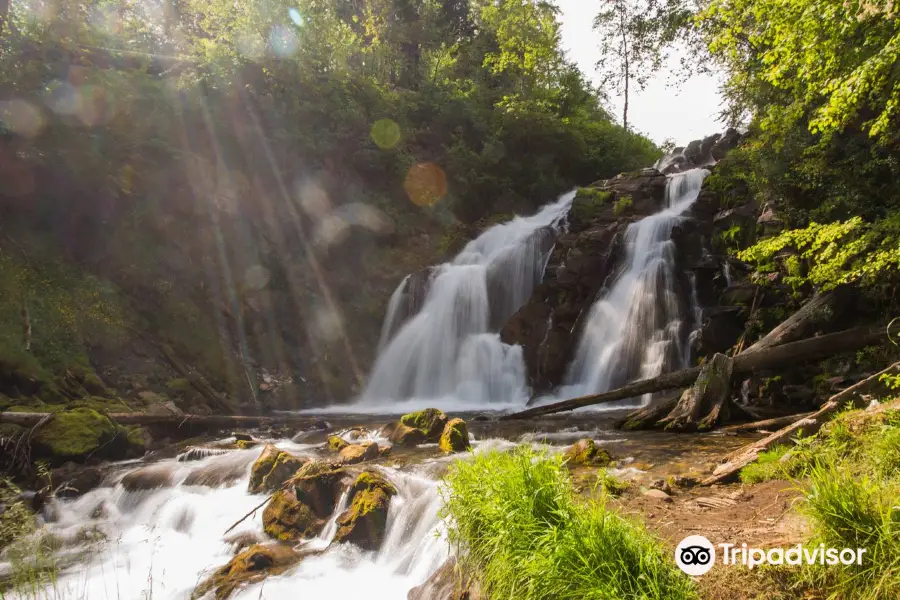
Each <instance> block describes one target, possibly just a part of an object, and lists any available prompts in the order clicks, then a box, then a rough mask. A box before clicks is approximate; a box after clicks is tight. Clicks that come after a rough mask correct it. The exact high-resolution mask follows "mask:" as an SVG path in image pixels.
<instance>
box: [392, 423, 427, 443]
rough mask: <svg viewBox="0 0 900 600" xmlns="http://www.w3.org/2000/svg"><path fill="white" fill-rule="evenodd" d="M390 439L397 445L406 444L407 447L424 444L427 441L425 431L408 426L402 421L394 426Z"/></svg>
mask: <svg viewBox="0 0 900 600" xmlns="http://www.w3.org/2000/svg"><path fill="white" fill-rule="evenodd" d="M389 439H390V440H391V443H392V444H394V445H395V446H404V447H407V448H410V447H412V446H418V445H419V444H424V443H425V441H426V439H425V432H424V431H422V430H421V429H416V428H415V427H407V426H406V425H403V424H402V423H398V424H397V426H396V427H394V428H393V432H392V433H391V436H390V438H389Z"/></svg>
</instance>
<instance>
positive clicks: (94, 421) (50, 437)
mask: <svg viewBox="0 0 900 600" xmlns="http://www.w3.org/2000/svg"><path fill="white" fill-rule="evenodd" d="M31 449H32V458H43V459H48V460H49V461H50V462H51V463H53V464H62V463H64V462H66V461H74V462H84V461H85V460H87V459H88V458H98V459H99V458H108V459H120V458H126V457H127V456H128V455H129V452H130V450H131V443H130V442H129V439H128V432H127V431H126V430H125V429H124V428H123V427H120V426H119V425H117V424H116V423H114V422H113V421H112V420H110V419H109V417H107V416H106V415H103V414H101V413H99V412H97V411H96V410H93V409H90V408H76V409H74V410H67V411H60V412H58V413H56V414H55V415H54V416H53V417H52V418H51V419H50V420H49V421H47V422H46V423H44V424H43V425H41V426H40V427H38V428H37V430H36V431H35V433H34V435H33V436H32V438H31Z"/></svg>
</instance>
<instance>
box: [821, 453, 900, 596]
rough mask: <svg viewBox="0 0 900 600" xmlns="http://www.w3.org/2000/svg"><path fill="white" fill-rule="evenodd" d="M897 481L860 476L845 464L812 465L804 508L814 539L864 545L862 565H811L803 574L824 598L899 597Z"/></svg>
mask: <svg viewBox="0 0 900 600" xmlns="http://www.w3.org/2000/svg"><path fill="white" fill-rule="evenodd" d="M898 496H900V485H897V484H896V483H895V484H888V485H884V482H883V481H878V480H873V479H869V478H868V477H860V476H859V475H857V474H856V473H854V471H853V470H852V468H849V467H848V466H847V465H836V464H831V465H819V466H816V467H815V468H814V469H813V470H812V473H811V475H810V478H809V487H808V491H807V496H806V504H805V507H804V511H805V513H806V514H807V516H808V517H809V520H810V523H811V525H812V528H813V539H812V543H813V544H818V543H823V544H825V547H826V548H838V549H841V548H852V549H856V548H865V549H866V553H865V554H863V558H862V564H861V565H855V564H853V565H849V566H848V565H840V566H829V565H812V566H809V567H807V568H806V569H804V572H803V578H805V579H807V580H808V581H809V582H810V583H813V584H815V585H818V586H820V587H821V588H822V589H824V590H826V591H827V592H828V593H829V598H855V599H858V600H870V599H871V600H880V599H885V600H886V599H888V598H891V599H893V598H900V506H898V505H897V504H898V503H897V498H898Z"/></svg>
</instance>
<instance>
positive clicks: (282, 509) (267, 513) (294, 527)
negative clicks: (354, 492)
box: [263, 461, 345, 541]
mask: <svg viewBox="0 0 900 600" xmlns="http://www.w3.org/2000/svg"><path fill="white" fill-rule="evenodd" d="M344 476H345V473H344V472H343V471H342V470H340V469H338V468H335V467H334V466H333V465H331V464H329V463H324V462H319V461H310V462H308V463H307V464H306V465H304V466H303V468H301V469H300V471H298V472H297V474H296V475H295V476H294V477H293V478H292V479H291V481H290V482H289V483H288V484H287V485H285V486H284V488H283V489H281V490H279V491H277V492H275V494H273V496H272V498H271V499H270V500H269V502H268V504H266V508H265V510H264V511H263V530H264V531H265V532H266V533H267V534H268V535H270V536H272V537H274V538H275V539H278V540H281V541H297V540H301V539H306V538H310V537H315V536H316V535H318V534H319V533H320V532H321V531H322V528H323V527H324V526H325V523H326V522H327V520H328V517H329V516H331V513H332V511H333V510H334V507H335V504H336V503H337V497H338V495H339V494H340V490H341V481H342V480H343V478H344Z"/></svg>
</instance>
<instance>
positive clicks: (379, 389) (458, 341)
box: [362, 192, 575, 410]
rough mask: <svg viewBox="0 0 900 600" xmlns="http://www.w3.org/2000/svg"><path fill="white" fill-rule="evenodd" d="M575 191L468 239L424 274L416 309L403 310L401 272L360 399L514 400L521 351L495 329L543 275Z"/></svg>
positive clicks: (447, 403) (449, 403) (520, 390)
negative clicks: (453, 255)
mask: <svg viewBox="0 0 900 600" xmlns="http://www.w3.org/2000/svg"><path fill="white" fill-rule="evenodd" d="M574 197H575V192H571V193H569V194H566V195H564V196H562V197H561V198H560V199H559V200H557V201H556V202H554V203H552V204H549V205H547V206H545V207H544V208H543V209H542V210H541V211H540V212H538V213H537V214H535V215H533V216H531V217H516V218H514V219H513V220H512V221H509V222H507V223H503V224H501V225H495V226H494V227H491V228H490V229H488V230H487V231H485V232H484V233H483V234H482V235H481V236H479V237H478V238H477V239H475V240H473V241H471V242H469V244H468V245H467V246H466V247H465V248H464V249H463V250H462V252H460V253H459V255H457V257H456V258H455V259H454V260H453V261H452V262H450V263H446V264H443V265H440V266H438V267H435V268H433V269H432V270H431V271H430V272H429V275H428V278H429V281H428V284H427V291H426V292H425V294H424V299H423V300H422V302H421V307H420V308H418V307H413V310H410V307H409V306H407V304H410V303H409V302H405V301H404V300H403V298H404V295H405V294H406V293H407V290H408V288H409V287H410V286H411V285H412V282H411V281H410V279H409V278H407V279H405V280H404V281H403V283H402V284H401V285H400V287H399V288H398V289H397V291H396V292H395V293H394V297H392V299H391V302H390V306H389V310H388V314H387V315H386V317H385V321H384V327H383V329H382V340H381V350H380V351H379V356H378V359H377V361H376V363H375V366H374V368H373V370H372V374H371V376H370V378H369V382H368V385H367V387H366V390H365V392H364V393H363V395H362V404H364V405H366V406H368V407H373V406H383V407H385V408H387V407H391V406H394V405H396V404H397V403H398V402H403V401H410V400H412V401H414V402H415V401H421V402H422V403H423V406H424V405H425V404H427V403H428V402H433V401H434V400H438V399H440V400H443V402H442V405H443V406H444V407H446V408H448V409H449V408H455V409H457V410H458V409H460V408H461V407H462V405H463V404H465V405H466V406H470V407H478V406H484V405H485V404H491V403H493V406H497V405H498V403H505V404H512V403H517V402H518V403H521V402H522V401H523V398H524V395H525V389H526V386H525V378H524V369H523V367H522V359H521V350H520V349H517V348H513V347H511V346H508V345H506V344H503V343H502V342H501V341H500V336H499V335H497V332H498V331H499V329H500V327H502V325H503V324H504V323H505V322H506V321H507V320H508V319H509V317H511V316H512V315H513V314H514V313H515V312H516V310H518V309H519V308H520V307H521V306H522V305H523V304H524V303H525V302H526V301H527V300H528V298H529V297H530V296H531V293H532V291H533V290H534V287H535V286H536V285H537V284H538V283H539V282H540V280H541V277H542V276H543V272H544V268H545V267H546V264H547V260H548V259H549V255H550V252H551V251H552V249H553V244H554V240H555V239H556V234H557V233H558V230H559V228H560V227H561V226H562V223H563V220H564V218H565V215H566V214H567V213H568V210H569V207H570V206H571V203H572V199H573V198H574ZM410 313H414V314H410ZM403 319H406V321H405V322H404V323H403V324H402V325H400V326H399V327H398V323H399V322H401V321H403Z"/></svg>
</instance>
